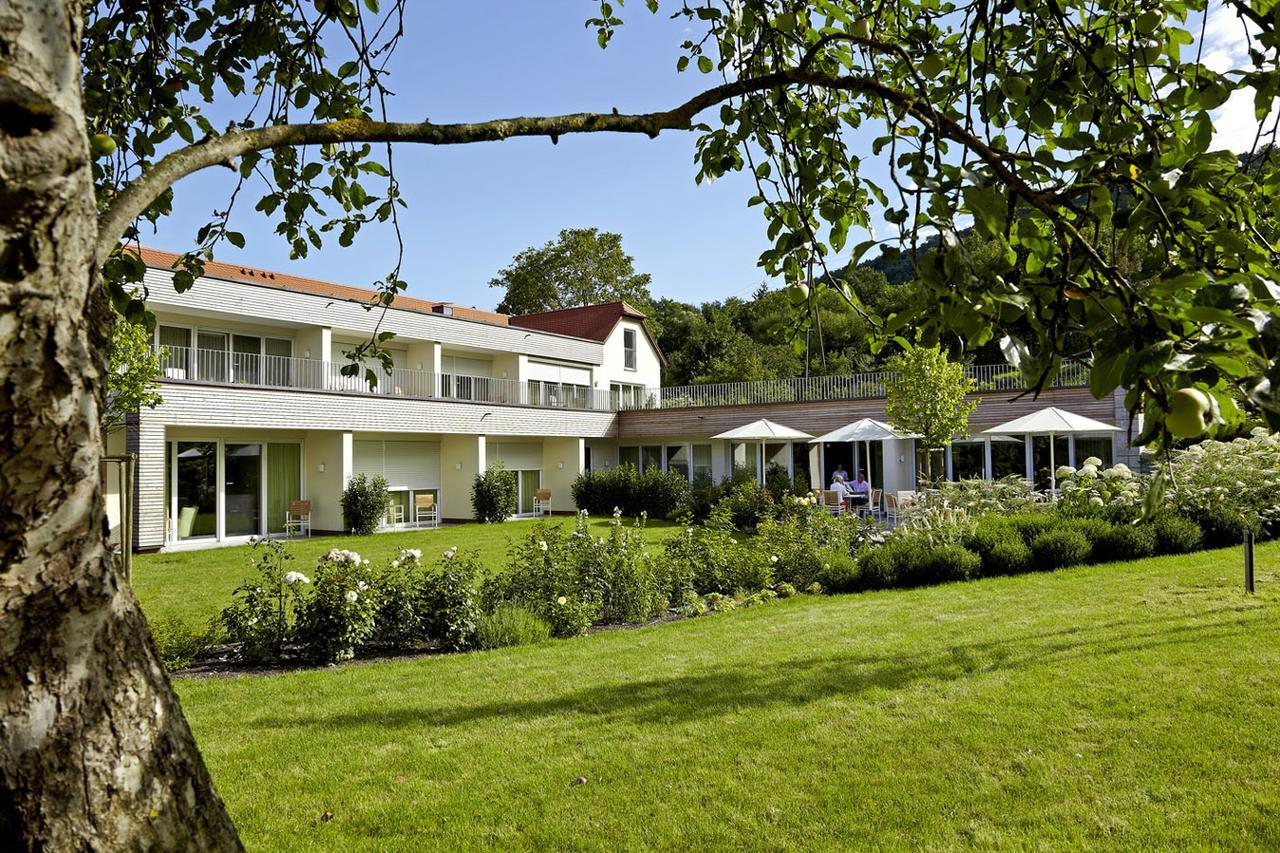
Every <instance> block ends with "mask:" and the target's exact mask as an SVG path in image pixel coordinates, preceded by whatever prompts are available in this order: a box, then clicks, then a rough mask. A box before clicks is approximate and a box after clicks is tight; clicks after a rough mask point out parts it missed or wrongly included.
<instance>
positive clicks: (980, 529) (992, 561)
mask: <svg viewBox="0 0 1280 853" xmlns="http://www.w3.org/2000/svg"><path fill="white" fill-rule="evenodd" d="M964 546H965V547H966V548H967V549H969V550H970V551H972V552H973V553H975V554H977V555H978V558H979V559H980V560H981V562H982V567H981V569H980V573H981V574H982V575H985V576H992V575H1015V574H1018V573H1020V572H1025V571H1027V570H1028V569H1029V568H1030V566H1031V549H1030V548H1029V547H1027V543H1026V542H1024V541H1023V539H1022V535H1021V534H1020V533H1019V532H1018V530H1017V529H1016V528H1015V527H1014V526H1013V525H1012V524H1010V523H1009V522H1008V521H1006V520H1005V519H1003V518H983V519H980V520H979V521H978V525H977V527H976V528H975V529H974V530H973V532H972V533H970V534H969V535H968V536H966V537H965V540H964Z"/></svg>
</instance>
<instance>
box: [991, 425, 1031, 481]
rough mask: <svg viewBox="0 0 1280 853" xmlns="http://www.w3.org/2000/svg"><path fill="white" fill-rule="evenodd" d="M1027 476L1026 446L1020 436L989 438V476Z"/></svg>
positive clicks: (997, 477)
mask: <svg viewBox="0 0 1280 853" xmlns="http://www.w3.org/2000/svg"><path fill="white" fill-rule="evenodd" d="M1010 476H1017V477H1026V476H1027V446H1026V444H1025V443H1023V439H1021V438H1006V437H1005V436H994V437H993V438H992V439H991V477H992V478H993V479H996V480H999V479H1001V478H1003V477H1010Z"/></svg>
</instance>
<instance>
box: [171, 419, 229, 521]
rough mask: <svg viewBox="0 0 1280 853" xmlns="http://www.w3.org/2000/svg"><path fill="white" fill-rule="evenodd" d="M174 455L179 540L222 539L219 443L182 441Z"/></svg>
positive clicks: (178, 443)
mask: <svg viewBox="0 0 1280 853" xmlns="http://www.w3.org/2000/svg"><path fill="white" fill-rule="evenodd" d="M175 449H176V451H177V452H176V453H175V454H174V494H175V496H176V500H175V504H176V509H175V513H176V531H175V535H176V538H178V539H202V538H209V537H214V536H217V535H218V443H217V442H216V441H179V442H177V445H176V448H175Z"/></svg>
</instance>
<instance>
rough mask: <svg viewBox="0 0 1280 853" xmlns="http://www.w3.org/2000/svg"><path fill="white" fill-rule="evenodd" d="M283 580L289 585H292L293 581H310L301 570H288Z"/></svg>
mask: <svg viewBox="0 0 1280 853" xmlns="http://www.w3.org/2000/svg"><path fill="white" fill-rule="evenodd" d="M284 582H285V583H286V584H288V585H289V586H293V585H294V584H295V583H311V579H310V578H308V577H307V576H306V575H304V574H303V573H302V572H289V574H287V575H285V576H284Z"/></svg>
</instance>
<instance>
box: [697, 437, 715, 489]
mask: <svg viewBox="0 0 1280 853" xmlns="http://www.w3.org/2000/svg"><path fill="white" fill-rule="evenodd" d="M711 471H712V467H711V445H709V444H695V445H693V479H694V480H708V481H709V480H711V477H712V475H711Z"/></svg>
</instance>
